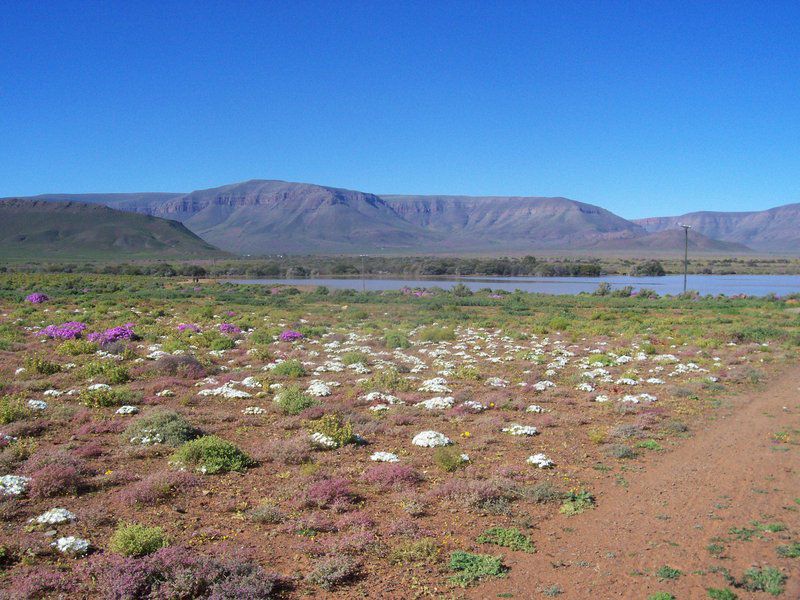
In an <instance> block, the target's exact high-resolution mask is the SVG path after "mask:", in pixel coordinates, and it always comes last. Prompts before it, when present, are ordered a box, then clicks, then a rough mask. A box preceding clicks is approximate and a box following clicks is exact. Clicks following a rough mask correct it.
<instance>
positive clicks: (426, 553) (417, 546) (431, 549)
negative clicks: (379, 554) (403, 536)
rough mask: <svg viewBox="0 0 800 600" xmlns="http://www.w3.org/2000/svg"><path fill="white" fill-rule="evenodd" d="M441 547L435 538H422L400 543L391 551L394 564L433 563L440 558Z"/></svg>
mask: <svg viewBox="0 0 800 600" xmlns="http://www.w3.org/2000/svg"><path fill="white" fill-rule="evenodd" d="M440 552H441V549H440V548H439V545H438V544H437V543H436V540H434V539H433V538H422V539H421V540H412V541H408V542H405V543H403V544H400V545H399V546H397V547H396V548H393V549H392V551H391V552H390V553H389V562H391V563H393V564H413V563H432V562H435V561H437V560H438V559H439V553H440Z"/></svg>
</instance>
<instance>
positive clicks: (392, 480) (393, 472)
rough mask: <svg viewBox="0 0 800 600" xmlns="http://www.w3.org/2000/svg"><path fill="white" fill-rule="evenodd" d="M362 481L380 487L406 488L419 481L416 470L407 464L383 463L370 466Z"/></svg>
mask: <svg viewBox="0 0 800 600" xmlns="http://www.w3.org/2000/svg"><path fill="white" fill-rule="evenodd" d="M364 481H366V482H367V483H372V484H375V485H379V486H381V487H382V488H385V489H389V488H395V489H399V488H407V487H411V486H413V485H416V484H417V483H419V481H420V475H419V473H417V471H416V470H415V469H414V468H413V467H410V466H408V465H398V464H394V463H383V464H378V465H375V466H373V467H370V468H369V469H367V470H366V472H365V473H364Z"/></svg>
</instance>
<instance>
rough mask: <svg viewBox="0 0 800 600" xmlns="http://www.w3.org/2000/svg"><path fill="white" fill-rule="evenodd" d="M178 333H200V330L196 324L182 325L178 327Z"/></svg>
mask: <svg viewBox="0 0 800 600" xmlns="http://www.w3.org/2000/svg"><path fill="white" fill-rule="evenodd" d="M178 331H179V332H180V333H183V332H184V331H192V332H194V333H200V328H199V327H198V326H197V325H195V324H194V323H181V324H180V325H178Z"/></svg>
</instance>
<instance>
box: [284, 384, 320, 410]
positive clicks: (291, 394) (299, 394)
mask: <svg viewBox="0 0 800 600" xmlns="http://www.w3.org/2000/svg"><path fill="white" fill-rule="evenodd" d="M275 404H277V405H278V408H280V409H281V411H283V412H284V413H286V414H287V415H299V414H300V413H301V412H303V411H304V410H306V409H307V408H311V407H312V406H317V405H319V400H317V399H316V398H314V397H312V396H309V395H308V394H305V393H303V391H302V390H301V389H300V388H299V387H297V386H290V387H287V388H284V389H282V390H281V391H280V392H279V393H278V394H277V395H276V396H275Z"/></svg>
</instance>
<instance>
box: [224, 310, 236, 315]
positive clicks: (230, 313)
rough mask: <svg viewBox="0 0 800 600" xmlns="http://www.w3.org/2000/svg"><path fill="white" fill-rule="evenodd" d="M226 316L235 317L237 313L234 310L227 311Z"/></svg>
mask: <svg viewBox="0 0 800 600" xmlns="http://www.w3.org/2000/svg"><path fill="white" fill-rule="evenodd" d="M225 314H226V315H227V316H229V317H233V316H235V315H236V313H235V312H233V311H232V310H229V311H227V312H226V313H225Z"/></svg>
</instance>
